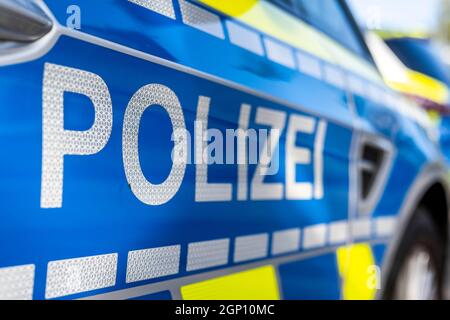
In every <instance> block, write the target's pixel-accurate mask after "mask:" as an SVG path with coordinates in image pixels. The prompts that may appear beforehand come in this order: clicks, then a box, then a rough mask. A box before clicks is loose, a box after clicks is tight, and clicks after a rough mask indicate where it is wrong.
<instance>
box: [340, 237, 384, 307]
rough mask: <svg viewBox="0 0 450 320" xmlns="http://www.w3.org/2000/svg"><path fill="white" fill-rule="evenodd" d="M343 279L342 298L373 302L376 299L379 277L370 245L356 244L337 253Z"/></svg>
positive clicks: (342, 248)
mask: <svg viewBox="0 0 450 320" xmlns="http://www.w3.org/2000/svg"><path fill="white" fill-rule="evenodd" d="M336 257H337V263H338V268H339V274H340V276H341V279H342V298H343V299H345V300H371V299H374V298H375V294H376V288H377V281H378V278H377V277H378V276H379V275H377V274H376V269H374V268H375V260H374V257H373V254H372V248H371V247H370V245H369V244H355V245H350V246H346V247H341V248H339V249H338V250H337V251H336Z"/></svg>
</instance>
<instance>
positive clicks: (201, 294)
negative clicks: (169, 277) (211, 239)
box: [181, 266, 280, 300]
mask: <svg viewBox="0 0 450 320" xmlns="http://www.w3.org/2000/svg"><path fill="white" fill-rule="evenodd" d="M181 296H182V298H183V299H184V300H279V299H280V294H279V291H278V282H277V277H276V274H275V268H274V267H273V266H264V267H260V268H257V269H252V270H248V271H243V272H239V273H234V274H230V275H226V276H223V277H219V278H215V279H211V280H206V281H202V282H198V283H194V284H189V285H186V286H184V287H181Z"/></svg>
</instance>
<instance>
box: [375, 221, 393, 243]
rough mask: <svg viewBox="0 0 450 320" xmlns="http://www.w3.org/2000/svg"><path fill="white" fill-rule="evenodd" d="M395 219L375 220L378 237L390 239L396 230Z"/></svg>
mask: <svg viewBox="0 0 450 320" xmlns="http://www.w3.org/2000/svg"><path fill="white" fill-rule="evenodd" d="M395 224H396V218H395V217H380V218H377V219H376V220H375V234H376V235H377V237H381V238H385V237H390V236H391V235H392V234H393V232H394V229H395Z"/></svg>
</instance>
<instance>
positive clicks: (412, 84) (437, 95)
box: [387, 69, 450, 104]
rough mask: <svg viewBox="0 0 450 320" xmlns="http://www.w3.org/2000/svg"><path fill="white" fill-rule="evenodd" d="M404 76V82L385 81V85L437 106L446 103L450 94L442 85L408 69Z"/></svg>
mask: <svg viewBox="0 0 450 320" xmlns="http://www.w3.org/2000/svg"><path fill="white" fill-rule="evenodd" d="M406 75H407V78H408V80H407V81H406V82H393V81H387V83H388V84H389V86H391V87H392V88H394V89H396V90H398V91H401V92H403V93H408V94H412V95H416V96H420V97H422V98H426V99H428V100H430V101H433V102H436V103H439V104H445V103H447V102H448V100H449V98H450V92H449V89H448V87H447V86H446V85H445V84H444V83H442V82H440V81H438V80H436V79H433V78H431V77H429V76H427V75H425V74H422V73H419V72H416V71H413V70H410V69H407V71H406Z"/></svg>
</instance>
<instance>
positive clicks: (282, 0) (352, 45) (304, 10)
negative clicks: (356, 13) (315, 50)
mask: <svg viewBox="0 0 450 320" xmlns="http://www.w3.org/2000/svg"><path fill="white" fill-rule="evenodd" d="M272 2H274V3H276V4H278V5H280V6H281V7H283V8H284V9H285V10H288V11H290V12H291V13H292V14H295V15H297V16H299V17H300V18H301V19H302V20H304V21H305V22H307V23H308V24H310V25H312V26H314V27H315V28H317V29H319V30H320V31H322V32H323V33H325V34H327V35H328V36H330V37H331V38H333V39H334V40H336V41H338V42H339V43H340V44H342V45H343V46H344V47H346V48H348V49H350V50H351V51H353V52H354V53H356V54H358V55H360V56H363V57H364V58H367V57H368V53H367V49H366V48H365V46H364V45H363V43H362V41H361V38H360V36H359V35H358V31H357V30H356V29H355V27H356V26H355V25H353V23H352V22H351V21H350V20H349V17H348V15H347V13H346V12H345V8H344V7H343V2H342V1H340V0H313V1H311V0H272ZM330 17H333V18H330Z"/></svg>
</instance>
